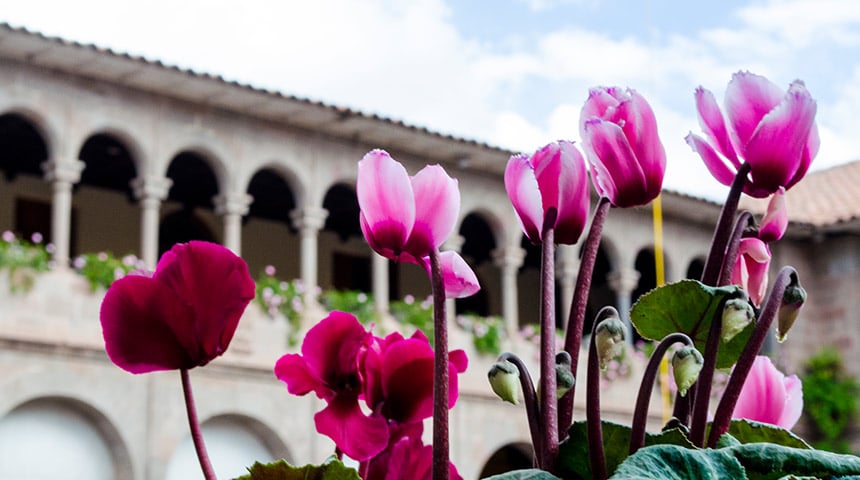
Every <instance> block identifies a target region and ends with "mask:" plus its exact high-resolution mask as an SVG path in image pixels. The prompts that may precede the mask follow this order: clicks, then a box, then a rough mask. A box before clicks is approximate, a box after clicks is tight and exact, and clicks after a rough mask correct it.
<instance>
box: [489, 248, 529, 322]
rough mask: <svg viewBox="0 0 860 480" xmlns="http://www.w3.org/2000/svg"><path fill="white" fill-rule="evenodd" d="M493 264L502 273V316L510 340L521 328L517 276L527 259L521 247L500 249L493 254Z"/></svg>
mask: <svg viewBox="0 0 860 480" xmlns="http://www.w3.org/2000/svg"><path fill="white" fill-rule="evenodd" d="M492 256H493V262H494V263H495V264H496V266H497V267H499V269H500V270H501V271H502V316H503V317H504V318H505V327H506V330H507V334H508V338H514V335H516V333H517V330H518V329H519V326H520V320H519V301H518V297H517V295H518V293H517V274H518V273H519V270H520V267H521V266H522V265H523V260H525V258H526V251H525V250H523V249H522V248H520V247H510V246H509V247H499V248H497V249H495V250H493V252H492Z"/></svg>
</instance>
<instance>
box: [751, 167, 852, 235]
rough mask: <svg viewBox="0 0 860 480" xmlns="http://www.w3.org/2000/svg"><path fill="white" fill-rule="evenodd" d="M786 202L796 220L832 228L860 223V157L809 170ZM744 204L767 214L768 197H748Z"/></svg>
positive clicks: (817, 227)
mask: <svg viewBox="0 0 860 480" xmlns="http://www.w3.org/2000/svg"><path fill="white" fill-rule="evenodd" d="M785 201H786V206H787V208H788V216H789V218H790V219H791V221H792V222H793V223H801V224H807V225H808V226H811V227H813V228H814V229H822V228H824V227H828V228H827V229H830V230H832V229H834V228H837V229H838V228H840V227H848V226H851V225H853V224H857V223H860V159H858V160H855V161H853V162H851V163H847V164H844V165H839V166H835V167H831V168H828V169H825V170H819V171H815V172H810V173H808V174H807V175H806V177H805V178H804V179H803V180H801V181H800V182H799V183H797V184H796V185H795V186H794V187H792V188H791V189H790V190H788V191H787V192H786V194H785ZM741 207H742V208H746V209H749V210H750V211H753V212H755V213H763V212H764V211H765V210H766V209H767V200H766V199H753V198H749V197H744V198H743V199H742V200H741Z"/></svg>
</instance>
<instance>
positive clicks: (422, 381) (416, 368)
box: [364, 330, 468, 425]
mask: <svg viewBox="0 0 860 480" xmlns="http://www.w3.org/2000/svg"><path fill="white" fill-rule="evenodd" d="M433 358H434V353H433V348H432V347H431V346H430V343H429V342H428V341H427V337H426V336H425V335H424V334H423V333H422V332H421V331H420V330H418V331H416V332H415V334H414V335H412V337H411V338H406V339H404V338H403V336H402V335H400V334H399V333H392V334H390V335H388V336H387V337H385V338H384V339H377V341H376V342H375V343H374V345H373V346H372V347H371V348H370V349H368V351H367V355H366V356H365V358H364V374H365V377H364V380H365V382H364V399H365V401H366V402H367V406H368V407H369V408H370V409H371V410H372V411H374V412H378V413H379V414H380V415H382V416H383V417H385V419H387V420H388V421H389V422H393V423H394V424H397V425H402V424H406V423H415V422H421V421H423V420H424V419H425V418H430V417H431V416H433ZM467 366H468V359H467V358H466V353H465V352H463V351H462V350H454V351H452V352H450V353H449V354H448V372H449V375H448V385H449V387H448V408H452V407H453V406H454V404H455V403H456V402H457V396H458V391H459V390H458V381H457V374H459V373H463V372H464V371H466V367H467Z"/></svg>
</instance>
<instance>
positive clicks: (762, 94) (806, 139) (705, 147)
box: [686, 72, 820, 198]
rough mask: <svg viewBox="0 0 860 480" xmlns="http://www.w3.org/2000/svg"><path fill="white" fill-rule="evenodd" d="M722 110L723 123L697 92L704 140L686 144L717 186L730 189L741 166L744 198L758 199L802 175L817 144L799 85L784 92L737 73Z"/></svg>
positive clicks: (691, 138) (706, 95) (710, 97)
mask: <svg viewBox="0 0 860 480" xmlns="http://www.w3.org/2000/svg"><path fill="white" fill-rule="evenodd" d="M724 107H725V109H726V118H725V119H724V118H723V114H722V112H721V111H720V107H719V106H718V105H717V102H716V100H715V99H714V94H713V93H711V92H710V91H709V90H706V89H704V88H703V87H699V88H697V89H696V108H697V109H698V112H699V123H700V124H701V126H702V130H704V132H705V137H706V138H702V137H700V136H698V135H694V134H693V133H690V134H689V135H687V138H686V140H687V143H688V144H689V145H690V146H691V147H692V148H693V150H694V151H695V152H696V153H698V154H699V156H700V157H702V160H703V161H704V162H705V165H706V166H707V167H708V170H710V171H711V175H713V176H714V178H716V179H717V181H719V182H720V183H722V184H724V185H731V184H732V181H733V180H734V177H735V175H736V173H737V171H738V169H739V168H740V167H741V164H742V162H746V163H748V164H749V165H750V174H749V176H748V178H747V183H746V184H745V185H744V193H746V194H747V195H751V196H753V197H758V198H764V197H767V196H768V195H770V194H772V193H775V192H776V191H777V190H778V189H779V188H780V187H784V188H786V189H789V188H791V187H792V186H793V185H794V184H796V183H797V182H799V181H800V179H801V178H803V176H804V175H806V171H807V170H808V169H809V165H810V163H812V160H813V159H814V158H815V155H816V154H817V153H818V147H819V143H820V140H819V137H818V128H817V127H816V125H815V112H816V108H817V107H816V103H815V100H813V99H812V96H811V95H810V93H809V91H807V90H806V86H805V85H804V84H803V82H801V81H800V80H795V81H794V82H792V84H791V85H790V86H789V87H788V91H787V92H784V91H783V90H782V89H781V88H779V87H778V86H777V85H776V84H775V83H773V82H771V81H770V80H768V79H767V78H765V77H762V76H759V75H754V74H752V73H749V72H738V73H736V74H734V75H733V76H732V80H731V81H730V82H729V85H728V88H726V96H725V105H724ZM726 120H728V123H727V122H726Z"/></svg>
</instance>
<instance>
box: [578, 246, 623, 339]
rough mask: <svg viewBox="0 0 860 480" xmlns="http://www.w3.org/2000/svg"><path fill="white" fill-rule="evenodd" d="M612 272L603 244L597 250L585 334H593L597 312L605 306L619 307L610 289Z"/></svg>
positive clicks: (586, 310)
mask: <svg viewBox="0 0 860 480" xmlns="http://www.w3.org/2000/svg"><path fill="white" fill-rule="evenodd" d="M611 271H612V263H611V261H610V259H609V254H608V253H607V249H606V247H605V245H603V243H601V244H600V247H598V249H597V258H596V259H595V262H594V270H593V271H592V275H591V292H590V293H589V295H588V305H587V307H586V309H585V321H584V323H583V325H584V326H583V332H585V333H586V334H590V333H591V329H592V327H593V325H594V317H595V316H596V315H597V312H599V311H600V309H601V308H603V307H605V306H608V305H609V306H613V307H616V308H617V307H618V305H617V298H616V297H615V292H613V291H612V289H611V288H610V287H609V279H608V275H609V272H611Z"/></svg>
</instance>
